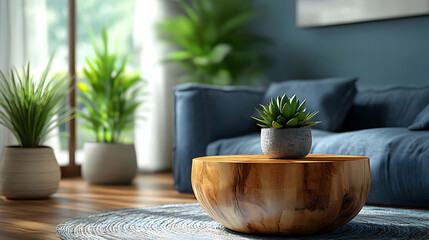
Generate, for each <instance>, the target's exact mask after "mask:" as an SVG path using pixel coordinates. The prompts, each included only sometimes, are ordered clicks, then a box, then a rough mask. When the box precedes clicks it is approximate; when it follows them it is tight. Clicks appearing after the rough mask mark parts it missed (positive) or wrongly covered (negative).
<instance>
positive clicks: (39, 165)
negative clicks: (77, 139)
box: [0, 58, 74, 199]
mask: <svg viewBox="0 0 429 240" xmlns="http://www.w3.org/2000/svg"><path fill="white" fill-rule="evenodd" d="M51 62H52V58H51V59H50V60H49V63H48V65H47V67H46V69H45V70H44V71H43V73H42V74H41V75H40V77H39V79H37V80H36V79H34V78H33V75H32V74H31V71H30V63H29V64H28V65H27V67H26V68H25V67H23V69H22V72H19V71H18V70H16V69H15V71H14V70H11V71H10V75H9V76H6V75H5V74H4V73H3V72H1V71H0V80H1V81H0V107H1V110H0V124H2V125H4V126H5V127H6V128H8V129H9V130H10V131H11V132H12V133H13V135H14V136H15V137H16V140H17V141H18V146H5V147H4V148H3V150H2V155H1V159H0V189H1V192H2V195H5V196H6V197H7V198H9V199H43V198H47V197H48V196H50V195H51V194H52V193H54V192H56V191H57V189H58V186H59V182H60V177H61V172H60V167H59V166H58V163H57V160H56V158H55V154H54V152H53V150H52V148H50V147H47V146H43V144H44V142H45V140H46V139H47V138H48V136H49V133H50V132H51V131H52V130H54V129H55V128H58V126H60V125H61V124H63V123H65V122H67V121H69V120H70V119H72V118H73V117H74V116H73V109H68V108H67V107H66V106H67V105H66V104H65V101H63V100H64V98H65V97H66V96H67V93H68V92H69V86H70V81H69V78H68V76H60V75H54V76H53V77H52V78H49V77H48V75H49V74H48V73H49V69H50V66H51Z"/></svg>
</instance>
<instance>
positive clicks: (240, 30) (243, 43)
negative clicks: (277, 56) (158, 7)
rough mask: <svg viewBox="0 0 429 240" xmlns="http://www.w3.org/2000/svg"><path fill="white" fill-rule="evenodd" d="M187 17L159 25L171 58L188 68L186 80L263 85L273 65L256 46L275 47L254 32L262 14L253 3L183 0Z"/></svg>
mask: <svg viewBox="0 0 429 240" xmlns="http://www.w3.org/2000/svg"><path fill="white" fill-rule="evenodd" d="M178 3H179V4H180V7H181V9H182V13H181V14H179V15H176V16H173V17H166V18H165V19H164V20H163V21H162V22H161V23H160V24H159V25H158V31H159V32H160V37H161V40H162V41H164V42H166V43H167V44H169V45H170V46H172V51H171V52H170V53H169V54H168V55H167V57H166V59H167V60H170V61H173V62H176V63H178V64H179V65H180V66H181V67H182V68H183V69H184V70H185V72H186V73H185V76H184V77H183V80H184V81H186V82H200V83H207V84H215V85H239V84H249V83H257V81H260V74H261V72H262V71H264V70H265V69H266V68H267V67H268V66H269V65H270V61H269V59H268V57H267V56H266V55H264V54H262V53H258V51H255V48H257V47H260V46H263V45H265V44H268V43H271V42H270V40H269V39H268V38H265V37H263V36H260V35H257V34H255V33H254V32H252V21H253V20H254V19H255V16H256V14H257V13H256V10H255V8H254V7H253V5H252V1H250V0H233V1H231V0H192V1H185V0H179V2H178Z"/></svg>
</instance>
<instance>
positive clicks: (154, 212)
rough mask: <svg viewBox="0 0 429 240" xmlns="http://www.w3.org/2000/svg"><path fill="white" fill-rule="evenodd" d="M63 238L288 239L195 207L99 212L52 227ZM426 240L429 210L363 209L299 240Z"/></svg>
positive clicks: (178, 206) (428, 227)
mask: <svg viewBox="0 0 429 240" xmlns="http://www.w3.org/2000/svg"><path fill="white" fill-rule="evenodd" d="M57 235H58V236H59V237H60V238H62V239H82V240H83V239H287V237H285V236H258V235H247V234H241V233H237V232H233V231H231V230H228V229H226V228H224V227H223V226H222V225H220V224H219V223H217V222H215V221H214V220H212V219H211V218H210V217H209V216H208V215H207V214H206V213H205V212H204V210H203V209H202V208H201V207H200V205H199V204H198V203H187V204H172V205H163V206H157V207H147V208H130V209H119V210H113V211H106V212H100V213H95V214H90V215H87V216H83V217H79V218H74V219H71V220H68V221H66V222H64V223H61V224H59V225H58V226H57ZM301 238H302V239H333V238H336V239H429V210H408V209H397V208H385V207H372V206H365V207H364V208H363V209H362V211H361V212H360V213H359V215H358V216H356V217H355V218H354V219H353V220H352V221H350V222H349V223H347V224H346V225H344V226H342V227H340V228H338V229H337V230H335V231H333V232H330V233H327V234H323V235H316V236H308V237H298V239H301Z"/></svg>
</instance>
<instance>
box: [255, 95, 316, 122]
mask: <svg viewBox="0 0 429 240" xmlns="http://www.w3.org/2000/svg"><path fill="white" fill-rule="evenodd" d="M306 101H307V100H306V99H304V101H302V102H301V103H300V102H299V99H298V98H297V97H296V95H293V97H291V98H288V97H287V96H286V94H284V95H283V96H282V97H280V96H279V97H277V99H274V98H272V99H271V102H270V103H269V104H268V105H267V106H264V105H262V104H259V105H260V106H261V107H262V110H261V109H257V108H256V111H257V112H258V113H259V115H260V118H258V117H254V116H252V118H253V119H255V120H257V121H259V122H261V123H262V124H257V125H258V126H260V127H262V128H299V127H311V126H314V125H316V124H318V123H321V122H320V121H315V122H310V120H311V119H313V118H314V116H316V114H317V113H318V112H319V111H316V112H313V113H310V112H307V110H306V109H305V104H306Z"/></svg>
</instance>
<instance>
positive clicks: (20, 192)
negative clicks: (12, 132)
mask: <svg viewBox="0 0 429 240" xmlns="http://www.w3.org/2000/svg"><path fill="white" fill-rule="evenodd" d="M60 178H61V171H60V167H59V166H58V163H57V160H56V158H55V155H54V152H53V151H52V148H50V147H37V148H21V147H13V146H11V147H4V148H3V151H2V155H1V159H0V191H1V193H2V194H3V195H5V196H6V197H7V198H9V199H44V198H47V197H49V196H50V195H51V194H53V193H54V192H56V191H57V190H58V185H59V183H60Z"/></svg>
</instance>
